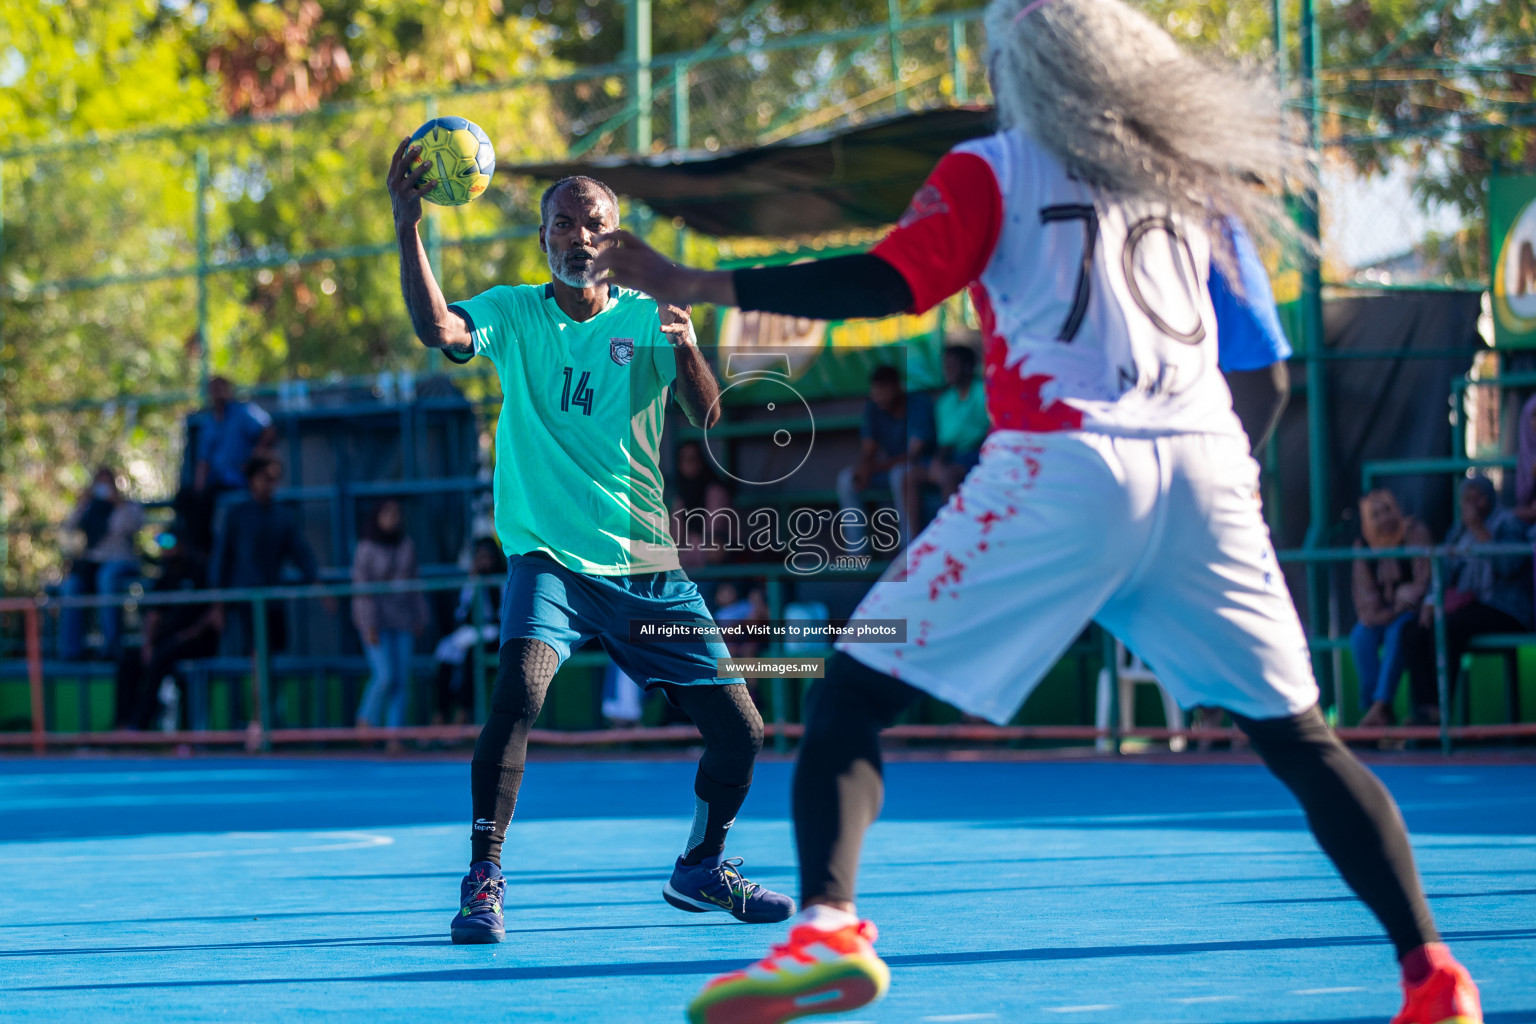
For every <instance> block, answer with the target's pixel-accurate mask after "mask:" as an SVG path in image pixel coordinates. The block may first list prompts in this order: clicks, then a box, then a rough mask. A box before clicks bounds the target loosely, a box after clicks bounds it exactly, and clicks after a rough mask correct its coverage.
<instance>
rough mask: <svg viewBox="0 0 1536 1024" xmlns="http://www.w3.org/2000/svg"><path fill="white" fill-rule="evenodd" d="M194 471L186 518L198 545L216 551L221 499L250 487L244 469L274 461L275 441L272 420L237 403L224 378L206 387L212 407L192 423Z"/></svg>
mask: <svg viewBox="0 0 1536 1024" xmlns="http://www.w3.org/2000/svg"><path fill="white" fill-rule="evenodd" d="M188 426H189V427H190V428H191V431H190V433H191V435H192V439H193V444H194V445H195V448H194V451H195V453H196V465H195V468H194V471H193V479H192V496H191V500H190V501H186V502H184V503H183V506H184V507H183V508H182V514H183V516H184V518H185V519H186V520H187V525H188V526H189V527H190V528H191V530H190V532H191V533H192V534H193V536H192V537H190V538H188V539H190V540H191V541H192V542H193V543H194V545H196V546H198V547H202V548H203V549H205V550H207V549H208V548H211V547H212V544H213V542H212V537H213V528H214V514H215V511H216V509H217V506H218V500H219V495H221V494H224V493H227V492H229V491H241V490H244V489H245V486H246V476H245V467H246V463H248V462H249V461H250V460H251V458H252V457H253V456H257V455H261V456H270V455H271V450H272V445H273V443H274V442H275V441H276V440H277V428H276V427H274V426H273V425H272V417H271V416H270V415H268V414H267V411H266V410H265V409H263V408H262V407H261V406H259V405H257V404H256V403H255V402H240V401H236V400H235V398H234V386H233V385H232V384H230V382H229V381H228V379H226V378H224V377H214V378H212V379H211V380H209V381H208V407H207V408H206V409H203V410H201V411H200V412H197V413H195V414H194V415H193V416H192V418H191V420H189V421H188Z"/></svg>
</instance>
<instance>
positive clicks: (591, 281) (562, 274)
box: [549, 252, 597, 288]
mask: <svg viewBox="0 0 1536 1024" xmlns="http://www.w3.org/2000/svg"><path fill="white" fill-rule="evenodd" d="M549 272H550V274H552V275H554V278H555V280H556V281H559V282H560V283H561V284H563V285H565V286H566V287H568V288H590V287H592V286H593V285H595V284H597V270H596V268H595V267H594V266H593V265H592V264H591V263H588V264H587V269H586V270H584V271H581V272H579V273H578V272H577V271H575V270H572V269H571V268H570V267H567V266H566V265H565V260H564V259H563V258H561V257H557V256H556V255H555V254H554V253H552V252H551V253H550V254H549Z"/></svg>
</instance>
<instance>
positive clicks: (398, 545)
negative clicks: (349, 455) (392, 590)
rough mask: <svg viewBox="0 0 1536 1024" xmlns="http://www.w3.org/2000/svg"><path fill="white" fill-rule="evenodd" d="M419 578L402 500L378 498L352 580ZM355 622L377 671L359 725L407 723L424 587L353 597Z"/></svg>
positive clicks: (360, 543)
mask: <svg viewBox="0 0 1536 1024" xmlns="http://www.w3.org/2000/svg"><path fill="white" fill-rule="evenodd" d="M416 578H417V571H416V545H415V544H414V543H412V542H411V538H409V537H407V536H406V535H405V518H404V516H403V515H402V514H401V511H400V503H399V502H398V501H396V500H395V499H393V498H387V499H385V500H384V501H382V502H380V503H379V506H378V508H376V509H375V510H374V513H373V515H372V516H371V517H370V518H369V520H368V525H367V527H366V528H365V529H364V531H363V538H362V540H360V541H358V542H357V551H356V552H355V554H354V555H353V558H352V582H353V583H398V582H402V581H405V580H414V579H416ZM352 622H353V624H354V625H356V626H357V631H358V633H359V634H360V635H361V636H362V638H363V651H364V653H365V654H367V656H368V666H369V668H371V669H372V670H373V676H372V678H370V679H369V680H368V688H367V689H366V690H364V691H363V699H362V701H361V702H360V703H359V704H358V708H357V725H358V728H360V729H361V728H366V727H368V726H373V725H388V726H389V727H390V728H391V729H398V728H399V727H400V726H402V725H404V724H405V706H406V702H407V701H408V700H409V698H410V679H411V653H412V651H413V649H414V647H415V638H416V637H417V636H418V635H420V633H421V631H422V630H423V629H425V628H426V625H427V602H426V599H425V598H424V597H423V596H422V593H421V591H419V590H418V591H413V592H410V593H400V594H359V595H358V596H356V597H354V598H353V599H352Z"/></svg>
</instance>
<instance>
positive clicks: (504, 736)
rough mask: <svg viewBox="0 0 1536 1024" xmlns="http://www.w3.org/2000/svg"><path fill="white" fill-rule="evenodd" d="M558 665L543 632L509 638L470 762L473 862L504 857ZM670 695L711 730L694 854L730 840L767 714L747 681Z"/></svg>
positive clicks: (702, 765)
mask: <svg viewBox="0 0 1536 1024" xmlns="http://www.w3.org/2000/svg"><path fill="white" fill-rule="evenodd" d="M559 667H560V658H559V656H558V655H557V654H556V653H555V651H554V649H553V648H551V647H550V646H549V645H548V644H546V643H544V642H543V641H541V640H534V639H526V638H525V639H517V640H508V641H507V642H506V643H504V644H502V646H501V657H500V663H499V665H498V668H497V673H496V688H495V689H494V690H493V691H492V693H491V710H490V716H489V717H488V718H487V719H486V722H485V726H484V727H483V728H482V729H481V730H480V738H479V740H477V741H476V743H475V755H474V759H473V760H472V761H471V762H470V769H469V771H470V796H471V803H472V807H473V811H474V824H473V826H472V830H471V832H470V862H471V863H475V862H478V861H483V860H489V861H492V862H494V863H496V864H498V865H499V864H500V863H501V847H502V843H503V842H504V841H505V839H506V835H507V825H508V824H509V823H510V822H511V820H512V813H513V811H514V810H515V809H516V806H517V791H518V788H519V787H520V786H521V785H522V781H523V766H524V764H525V762H526V761H527V760H528V732H529V730H530V729H532V728H533V723H534V722H535V721H536V720H537V719H538V717H539V710H540V709H541V708H542V707H543V706H544V696H545V694H547V693H548V692H549V682H550V680H551V679H553V678H554V676H555V670H556V669H558V668H559ZM667 695H668V696H669V697H670V698H671V699H672V701H673V703H675V704H677V705H678V706H679V707H681V708H682V709H683V710H684V711H685V712H687V713H688V716H689V717H690V718H692V719H693V722H694V724H695V725H696V726H698V729H699V733H700V734H701V735H702V736H703V737H704V755H703V756H702V757H701V758H699V769H698V773H697V774H696V775H695V777H694V795H695V796H696V797H697V798H698V800H699V801H700V802H702V803H703V804H704V805H706V806H707V819H708V824H707V826H705V825H703V824H702V823H700V825H699V827H697V828H696V831H697V832H699V835H696V836H691V837H690V842H689V846H688V850H687V852H688V854H689V856H690V860H692V859H696V858H697V857H701V856H709V855H713V854H715V853H718V852H719V849H721V848H723V847H724V845H725V831H726V829H728V828H729V827H730V824H731V822H732V821H734V820H735V818H736V812H737V811H738V810H740V809H741V804H742V801H744V800H745V799H746V796H747V790H748V788H749V787H750V786H751V784H752V766H753V764H754V763H755V762H756V760H757V755H758V752H759V751H760V750H762V748H763V719H762V716H761V715H759V714H758V712H757V708H756V706H754V705H753V703H752V697H751V695H750V694H749V693H748V692H747V688H746V687H745V686H743V685H742V684H741V683H730V684H726V685H723V686H716V685H708V684H703V685H690V686H669V687H667Z"/></svg>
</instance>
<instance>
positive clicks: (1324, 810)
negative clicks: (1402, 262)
mask: <svg viewBox="0 0 1536 1024" xmlns="http://www.w3.org/2000/svg"><path fill="white" fill-rule="evenodd" d="M921 696H922V693H921V691H919V690H916V689H914V688H912V687H911V686H908V685H907V684H906V683H902V682H899V681H898V680H896V679H893V678H891V677H890V676H888V675H885V674H883V673H880V672H877V671H875V670H874V669H872V668H869V667H867V666H865V665H863V664H860V663H859V662H858V661H855V660H854V659H853V658H851V657H849V656H848V655H846V654H837V655H835V656H834V657H833V659H832V661H831V662H830V663H829V664H828V666H827V675H826V678H825V679H823V680H821V681H820V682H819V683H817V684H816V686H815V688H814V689H812V691H811V693H810V697H809V712H808V716H807V719H806V725H805V739H804V742H803V744H802V746H801V748H800V759H799V762H798V764H797V765H796V767H795V782H794V814H795V842H796V845H797V846H798V847H799V853H800V905H801V906H806V905H807V904H808V903H810V902H811V901H814V900H817V899H826V900H832V901H836V902H850V903H851V902H853V898H854V882H855V879H856V877H857V874H858V866H859V848H860V846H861V845H862V843H863V840H864V832H865V831H866V830H867V829H868V828H869V826H870V825H871V824H872V823H873V822H874V820H875V818H876V817H877V816H878V815H879V813H880V804H881V801H882V800H883V799H884V792H885V789H884V785H885V784H884V780H883V777H882V774H881V765H880V730H881V729H883V728H885V727H886V726H888V725H890V724H891V723H892V722H894V721H895V719H896V716H897V715H899V714H900V713H901V712H902V711H903V710H904V709H905V708H907V707H908V706H909V705H910V704H912V703H913V702H914V701H916V700H917V699H918V698H919V697H921ZM1232 717H1233V719H1234V720H1235V721H1236V722H1237V724H1238V725H1239V726H1240V727H1241V728H1242V730H1243V731H1244V732H1245V733H1247V734H1248V738H1249V739H1250V740H1251V741H1252V742H1253V747H1254V749H1255V750H1256V751H1258V754H1259V756H1260V757H1262V758H1263V759H1264V763H1265V764H1266V765H1267V766H1268V767H1269V770H1270V771H1271V772H1273V773H1274V774H1275V776H1276V777H1277V778H1278V779H1279V780H1280V781H1281V782H1283V783H1284V784H1285V785H1286V788H1288V789H1289V790H1290V791H1291V792H1292V793H1293V794H1294V795H1295V797H1296V799H1297V800H1298V801H1299V802H1300V803H1301V806H1302V809H1303V810H1304V811H1306V815H1307V824H1308V825H1310V826H1311V828H1312V834H1313V835H1314V836H1315V837H1316V838H1317V842H1318V845H1319V846H1321V847H1322V848H1323V852H1324V853H1326V854H1327V855H1328V856H1329V858H1330V859H1332V861H1333V863H1334V866H1335V867H1337V868H1338V870H1339V874H1341V875H1343V877H1344V881H1345V882H1346V883H1348V884H1349V887H1350V888H1351V889H1353V890H1354V891H1355V895H1357V896H1359V897H1360V899H1361V900H1362V901H1363V902H1364V903H1365V904H1366V906H1368V907H1370V908H1371V911H1372V912H1373V913H1374V914H1375V915H1376V917H1377V918H1378V919H1380V921H1381V923H1382V925H1384V926H1385V927H1386V930H1387V934H1388V935H1389V936H1390V937H1391V939H1392V943H1393V945H1395V946H1396V947H1397V955H1398V956H1399V957H1401V956H1403V955H1404V954H1405V953H1407V952H1409V951H1410V950H1413V949H1416V948H1418V947H1419V946H1422V945H1424V944H1425V943H1427V942H1435V941H1437V936H1436V933H1435V925H1434V920H1433V918H1431V916H1430V913H1429V905H1428V904H1427V903H1425V901H1424V892H1423V889H1422V888H1421V887H1420V884H1419V875H1418V871H1417V870H1416V869H1415V867H1414V863H1413V852H1412V850H1411V849H1410V848H1409V845H1408V831H1407V829H1406V828H1405V827H1404V825H1403V819H1402V817H1401V815H1399V814H1398V810H1397V805H1396V804H1395V803H1393V801H1392V797H1391V795H1390V794H1389V793H1388V792H1387V790H1386V787H1385V786H1383V785H1382V784H1381V782H1380V780H1378V779H1377V778H1376V776H1375V775H1373V774H1371V772H1370V771H1368V770H1367V769H1366V768H1365V766H1364V765H1362V764H1361V763H1360V762H1359V761H1357V760H1356V759H1355V757H1354V755H1352V754H1351V753H1350V752H1349V751H1348V750H1347V749H1345V747H1344V745H1343V744H1342V743H1340V742H1339V740H1338V738H1337V737H1336V736H1334V735H1333V733H1332V732H1331V731H1330V730H1329V728H1328V726H1327V724H1326V723H1325V722H1324V721H1323V717H1322V715H1320V714H1319V713H1318V710H1317V708H1315V707H1314V708H1312V709H1311V710H1309V711H1306V712H1304V713H1303V714H1300V715H1297V716H1295V717H1293V718H1266V719H1251V718H1243V717H1241V716H1238V715H1233V716H1232Z"/></svg>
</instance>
